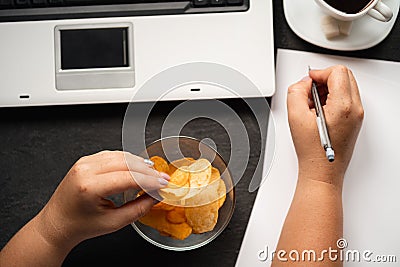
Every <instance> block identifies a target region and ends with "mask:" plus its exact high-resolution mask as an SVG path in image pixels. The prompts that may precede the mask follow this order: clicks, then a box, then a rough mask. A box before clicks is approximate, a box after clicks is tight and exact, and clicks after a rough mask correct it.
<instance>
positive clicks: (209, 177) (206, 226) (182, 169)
mask: <svg viewBox="0 0 400 267" xmlns="http://www.w3.org/2000/svg"><path fill="white" fill-rule="evenodd" d="M154 158H155V157H152V160H153V159H154ZM158 158H159V159H161V160H159V159H158ZM158 158H156V160H155V162H157V164H158V165H157V168H159V169H157V170H159V171H161V170H160V169H162V168H164V169H162V171H163V172H165V164H164V163H163V162H162V161H164V162H165V160H164V159H162V158H160V157H158ZM165 163H166V162H165ZM167 173H168V174H169V175H170V176H171V179H170V181H169V183H168V186H167V187H166V188H163V189H160V190H159V191H158V192H159V194H160V195H161V196H162V197H163V198H164V200H163V201H162V202H160V203H158V204H157V205H155V206H154V207H153V208H152V209H151V211H150V212H149V213H148V214H147V215H145V216H144V217H142V218H141V219H140V221H141V222H142V223H144V224H146V225H148V226H150V227H153V228H155V229H157V230H158V231H159V232H160V235H163V236H170V237H172V238H175V239H180V240H183V239H185V238H187V237H188V236H189V235H190V234H192V232H193V233H196V234H201V233H205V232H208V231H211V230H213V229H214V227H215V225H216V224H217V221H218V210H219V208H220V207H222V205H223V204H224V202H225V200H226V185H225V183H224V181H223V180H222V179H221V174H220V172H219V170H218V169H217V168H214V167H213V166H212V165H211V163H210V162H209V161H208V160H207V159H198V160H194V159H193V158H183V159H179V160H175V161H173V162H171V163H170V164H169V165H168V172H167ZM183 206H184V207H183Z"/></svg>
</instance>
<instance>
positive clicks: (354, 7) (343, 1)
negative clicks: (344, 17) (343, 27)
mask: <svg viewBox="0 0 400 267" xmlns="http://www.w3.org/2000/svg"><path fill="white" fill-rule="evenodd" d="M372 1H373V0H325V2H326V3H327V4H328V5H330V6H331V7H333V8H335V9H337V10H340V11H342V12H344V13H347V14H356V13H358V12H360V11H361V10H363V9H364V8H365V7H366V6H368V4H369V3H370V2H372Z"/></svg>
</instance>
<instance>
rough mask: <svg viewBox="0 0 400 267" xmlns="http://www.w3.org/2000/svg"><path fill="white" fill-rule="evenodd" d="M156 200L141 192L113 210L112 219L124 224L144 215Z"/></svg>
mask: <svg viewBox="0 0 400 267" xmlns="http://www.w3.org/2000/svg"><path fill="white" fill-rule="evenodd" d="M157 202H158V201H157V200H156V199H154V198H152V197H150V196H149V195H147V194H143V195H141V196H140V197H138V198H136V199H135V200H133V201H130V202H128V203H126V204H124V205H122V206H121V207H119V208H117V209H115V210H114V216H115V217H114V219H115V220H116V221H117V222H118V223H119V224H120V225H121V227H123V226H126V225H128V224H130V223H132V222H134V221H136V220H138V219H139V218H141V217H143V216H144V215H146V214H147V213H148V212H149V211H150V209H151V208H152V207H153V206H154V204H156V203H157Z"/></svg>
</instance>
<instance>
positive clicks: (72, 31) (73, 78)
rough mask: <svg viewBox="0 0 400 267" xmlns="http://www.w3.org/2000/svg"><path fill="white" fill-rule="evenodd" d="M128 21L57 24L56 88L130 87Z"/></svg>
mask: <svg viewBox="0 0 400 267" xmlns="http://www.w3.org/2000/svg"><path fill="white" fill-rule="evenodd" d="M132 39H133V34H132V25H131V24H108V25H103V24H102V25H73V26H57V27H56V29H55V51H56V88H57V89H58V90H80V89H112V88H132V87H133V86H134V84H135V79H134V78H135V75H134V66H133V51H132V50H133V46H132V44H133V42H132Z"/></svg>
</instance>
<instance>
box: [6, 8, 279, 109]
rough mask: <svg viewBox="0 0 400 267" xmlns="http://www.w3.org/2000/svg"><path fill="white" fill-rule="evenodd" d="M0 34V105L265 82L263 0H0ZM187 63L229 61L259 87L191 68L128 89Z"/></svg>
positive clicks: (269, 40)
mask: <svg viewBox="0 0 400 267" xmlns="http://www.w3.org/2000/svg"><path fill="white" fill-rule="evenodd" d="M0 38H1V41H0V106H1V107H8V106H37V105H65V104H89V103H115V102H129V101H157V100H159V99H160V96H161V95H165V97H163V98H162V100H185V99H204V98H232V97H259V96H271V95H272V94H273V93H274V90H275V82H274V76H275V75H274V48H273V27H272V1H270V0H0ZM196 63H197V64H200V65H201V64H202V63H203V64H206V65H204V66H214V65H215V66H223V67H224V68H227V69H229V70H234V71H236V72H238V73H240V74H242V75H243V76H244V77H246V78H247V79H248V80H249V81H250V82H251V83H252V84H253V85H255V87H256V88H257V89H258V91H259V92H258V93H255V92H254V90H248V88H246V87H247V86H243V88H239V89H237V90H236V92H234V93H232V92H231V91H230V90H221V89H220V88H219V89H218V88H216V86H215V85H213V83H212V82H213V81H209V82H210V83H204V81H200V80H199V81H196V76H194V81H193V82H192V83H185V84H184V85H182V84H179V82H180V81H179V79H178V80H177V87H176V88H174V90H175V91H174V93H172V94H166V92H167V91H168V90H171V88H167V87H168V86H166V87H165V88H162V86H161V87H160V86H159V87H160V88H154V90H155V91H154V92H151V90H153V89H151V88H150V90H149V89H148V87H146V88H147V89H146V90H147V91H146V92H149V93H146V92H143V90H142V92H141V93H140V94H137V93H138V92H139V91H140V90H141V88H143V87H144V86H145V85H146V84H148V82H149V81H151V80H152V79H154V77H157V75H159V74H160V73H166V72H167V71H168V70H171V69H174V68H177V67H182V66H183V69H184V68H185V66H186V65H187V66H188V67H189V69H190V66H191V64H196ZM207 64H208V65H207ZM192 67H193V66H192ZM206 69H208V70H209V71H211V72H212V71H213V70H211V69H212V68H211V69H209V68H208V67H206ZM215 72H218V68H216V70H215ZM167 73H168V72H167ZM183 73H184V72H183ZM200 73H202V71H201V68H200V70H199V74H200ZM183 75H184V74H183ZM216 75H218V73H217V74H216ZM178 85H179V86H178ZM168 92H169V91H168ZM135 96H136V97H135Z"/></svg>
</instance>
